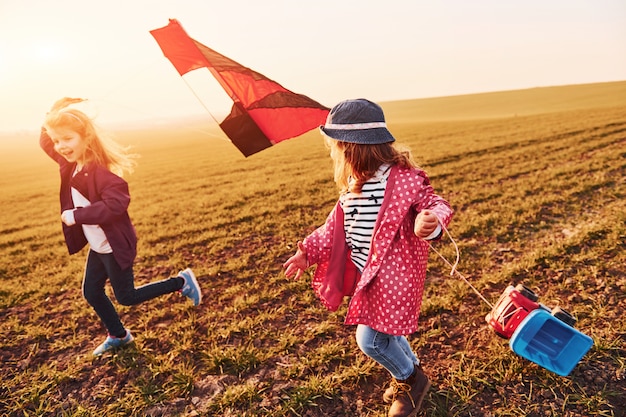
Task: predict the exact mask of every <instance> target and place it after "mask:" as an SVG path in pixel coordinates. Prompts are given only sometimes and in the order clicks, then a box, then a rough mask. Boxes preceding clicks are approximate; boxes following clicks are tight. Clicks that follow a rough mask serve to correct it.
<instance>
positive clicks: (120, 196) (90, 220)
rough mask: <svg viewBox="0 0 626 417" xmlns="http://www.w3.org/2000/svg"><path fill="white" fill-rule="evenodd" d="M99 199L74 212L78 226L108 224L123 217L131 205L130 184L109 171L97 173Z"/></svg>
mask: <svg viewBox="0 0 626 417" xmlns="http://www.w3.org/2000/svg"><path fill="white" fill-rule="evenodd" d="M96 175H97V178H96V188H97V193H98V198H97V199H94V201H92V203H91V205H89V206H87V207H80V208H77V209H76V210H75V211H74V219H75V220H76V223H77V224H102V223H108V222H111V221H112V220H114V219H115V218H117V217H119V216H121V215H123V214H124V213H125V212H126V210H127V209H128V206H129V204H130V192H129V190H128V183H127V182H126V181H124V180H123V179H122V178H120V177H118V176H117V175H115V174H113V173H111V172H109V171H104V170H102V171H97V174H96Z"/></svg>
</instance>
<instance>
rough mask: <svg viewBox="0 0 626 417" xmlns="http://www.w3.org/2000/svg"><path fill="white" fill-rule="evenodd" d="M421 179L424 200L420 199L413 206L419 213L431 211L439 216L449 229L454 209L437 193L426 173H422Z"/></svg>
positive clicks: (440, 220)
mask: <svg viewBox="0 0 626 417" xmlns="http://www.w3.org/2000/svg"><path fill="white" fill-rule="evenodd" d="M420 177H421V178H422V189H421V191H420V195H421V196H422V198H420V199H418V200H417V201H415V203H414V204H413V208H414V209H415V212H416V213H419V212H420V211H422V210H430V211H432V212H433V213H434V214H435V216H437V218H438V219H439V223H440V224H441V225H442V226H443V227H445V228H447V227H448V225H449V224H450V221H451V220H452V215H453V213H454V211H453V210H452V207H450V203H448V201H447V200H446V199H444V198H443V197H441V196H439V195H437V194H436V193H435V191H434V189H433V187H432V185H431V184H430V180H429V179H428V176H427V175H426V174H425V173H423V172H422V173H420Z"/></svg>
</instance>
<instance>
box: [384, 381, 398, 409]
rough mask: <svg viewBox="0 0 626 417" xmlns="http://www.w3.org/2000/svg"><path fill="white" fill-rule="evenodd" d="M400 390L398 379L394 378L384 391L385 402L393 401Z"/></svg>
mask: <svg viewBox="0 0 626 417" xmlns="http://www.w3.org/2000/svg"><path fill="white" fill-rule="evenodd" d="M397 392H398V380H397V379H395V378H394V379H392V380H391V383H390V384H389V386H388V387H387V389H386V390H385V392H384V393H383V402H385V403H392V402H393V400H394V398H395V397H396V393H397Z"/></svg>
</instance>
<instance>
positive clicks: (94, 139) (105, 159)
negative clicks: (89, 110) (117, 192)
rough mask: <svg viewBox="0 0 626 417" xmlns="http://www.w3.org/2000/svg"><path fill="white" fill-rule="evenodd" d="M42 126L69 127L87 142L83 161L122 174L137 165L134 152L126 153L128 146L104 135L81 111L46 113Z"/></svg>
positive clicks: (66, 110) (65, 110)
mask: <svg viewBox="0 0 626 417" xmlns="http://www.w3.org/2000/svg"><path fill="white" fill-rule="evenodd" d="M44 126H45V127H47V128H51V129H56V128H65V129H70V130H72V131H74V132H76V133H78V134H79V135H80V137H81V138H82V139H83V140H84V141H86V142H87V147H86V148H87V149H86V151H85V162H86V163H95V164H98V165H100V166H103V167H105V168H107V169H108V170H109V171H111V172H113V173H114V174H117V175H119V176H122V175H123V174H124V172H125V171H126V172H128V173H132V172H133V170H134V168H135V166H136V165H137V163H136V161H135V159H136V158H138V157H139V155H136V154H130V153H128V151H129V148H128V147H126V146H122V145H120V144H119V143H117V142H115V141H114V140H113V139H112V138H110V137H108V136H106V135H104V134H103V133H102V132H101V131H100V129H99V128H98V127H97V126H96V125H95V123H94V122H93V121H92V120H91V119H90V118H89V117H88V116H87V115H86V114H85V113H83V112H82V111H80V110H76V109H71V108H63V109H61V110H57V111H53V112H50V113H48V115H47V116H46V120H45V122H44Z"/></svg>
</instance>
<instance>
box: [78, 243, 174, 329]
mask: <svg viewBox="0 0 626 417" xmlns="http://www.w3.org/2000/svg"><path fill="white" fill-rule="evenodd" d="M107 279H108V280H109V281H110V282H111V286H112V287H113V292H114V293H115V298H116V299H117V301H118V302H119V303H120V304H122V305H125V306H131V305H135V304H139V303H142V302H144V301H147V300H151V299H153V298H156V297H158V296H160V295H163V294H168V293H171V292H174V291H178V290H180V289H181V288H182V286H183V283H182V279H181V278H178V277H172V278H167V279H164V280H163V281H157V282H153V283H151V284H146V285H143V286H141V287H139V288H135V277H134V275H133V268H132V267H130V268H127V269H124V270H122V269H121V268H120V266H119V265H118V263H117V261H116V260H115V258H114V257H113V254H112V253H104V254H103V253H97V252H94V251H92V250H90V251H89V255H88V256H87V266H86V267H85V277H84V279H83V296H84V297H85V299H86V300H87V302H88V303H89V304H90V305H91V306H92V307H93V309H94V310H95V311H96V314H98V317H100V320H102V322H103V323H104V325H105V327H106V328H107V331H108V332H109V334H110V335H113V336H117V335H123V334H124V332H125V329H124V326H123V325H122V322H121V321H120V317H119V315H118V314H117V311H116V310H115V307H113V304H112V303H111V300H110V299H109V297H107V295H106V293H105V291H104V285H105V284H106V281H107Z"/></svg>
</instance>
